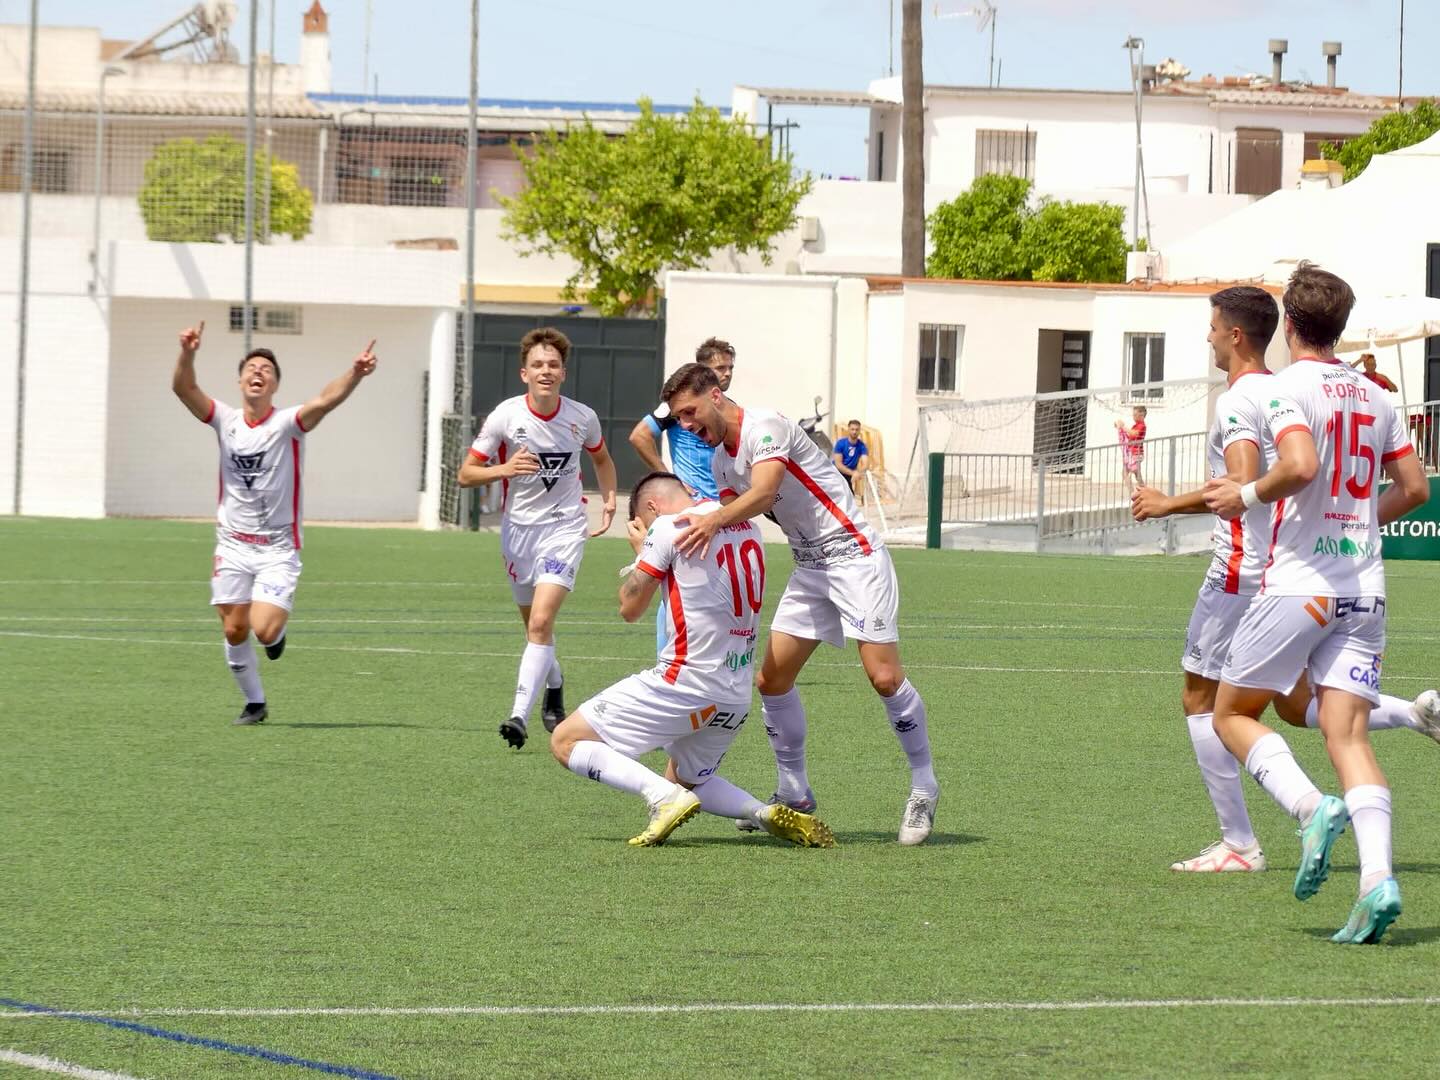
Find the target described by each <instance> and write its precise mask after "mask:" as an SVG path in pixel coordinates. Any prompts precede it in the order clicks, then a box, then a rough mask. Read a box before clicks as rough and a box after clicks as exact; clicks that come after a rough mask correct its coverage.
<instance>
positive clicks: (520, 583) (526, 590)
mask: <svg viewBox="0 0 1440 1080" xmlns="http://www.w3.org/2000/svg"><path fill="white" fill-rule="evenodd" d="M585 538H586V527H585V519H584V518H580V519H579V520H578V521H562V522H557V523H556V524H554V525H511V524H509V523H508V522H506V523H505V524H503V525H501V527H500V557H501V558H502V559H504V560H505V574H506V576H507V577H509V579H510V592H511V595H513V596H514V597H515V602H516V603H517V604H528V603H530V602H531V601H532V600H534V599H535V586H536V585H540V584H553V585H560V586H563V587H564V588H566V589H569V590H572V591H573V590H574V588H575V575H576V574H578V573H579V572H580V560H581V559H583V558H584V557H585Z"/></svg>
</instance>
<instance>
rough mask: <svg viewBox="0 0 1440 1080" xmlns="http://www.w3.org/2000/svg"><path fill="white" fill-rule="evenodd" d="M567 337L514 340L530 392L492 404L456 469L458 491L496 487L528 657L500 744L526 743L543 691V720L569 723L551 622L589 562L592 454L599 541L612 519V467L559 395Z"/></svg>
mask: <svg viewBox="0 0 1440 1080" xmlns="http://www.w3.org/2000/svg"><path fill="white" fill-rule="evenodd" d="M569 356H570V339H569V338H567V337H566V336H565V335H564V334H562V333H560V331H558V330H554V329H552V328H550V327H548V326H542V327H540V328H538V329H535V330H531V331H530V332H529V333H528V334H526V335H525V337H524V338H523V339H521V341H520V380H521V381H522V382H523V383H524V384H525V387H526V392H525V393H524V394H521V395H520V396H518V397H513V398H507V399H506V400H505V401H502V402H501V403H500V404H499V405H497V406H495V408H494V410H492V411H491V413H490V415H489V416H487V417H486V418H485V423H484V424H483V425H482V426H481V428H480V434H479V435H478V436H476V438H475V442H474V445H472V446H471V448H470V453H469V455H468V456H467V457H466V460H465V463H464V464H463V465H461V466H460V475H459V483H460V486H461V487H466V488H468V487H479V486H481V485H482V484H492V483H494V482H495V481H497V480H498V481H499V482H500V484H501V487H502V495H501V514H502V517H501V526H500V557H501V558H502V559H503V560H504V563H505V573H506V575H507V576H508V577H509V579H510V591H511V594H512V595H513V596H514V598H515V603H516V604H517V605H518V606H519V608H520V618H521V620H522V621H523V622H524V624H525V651H524V653H523V654H522V655H521V657H520V678H519V683H518V685H517V687H516V690H515V700H514V703H513V706H512V707H511V710H510V716H509V718H508V719H506V720H504V721H502V722H501V724H500V736H501V738H503V739H504V740H505V741H506V742H507V743H508V744H509V745H511V746H513V747H515V748H516V749H519V748H520V747H522V746H524V745H525V736H526V730H527V725H528V723H529V720H530V710H531V707H532V706H533V705H534V703H535V698H536V695H537V694H538V693H539V691H540V688H541V686H542V685H543V686H544V687H545V701H544V705H543V707H542V709H541V716H542V718H543V720H544V723H545V730H547V731H553V730H554V728H555V725H556V724H558V723H559V722H560V721H561V720H562V719H563V718H564V716H565V705H564V698H563V686H564V679H563V676H562V675H561V671H560V665H559V663H558V662H557V661H556V659H555V617H556V615H558V614H559V612H560V606H561V605H562V604H563V603H564V602H565V597H566V596H568V595H569V593H570V590H571V589H573V588H574V587H575V575H576V574H577V573H579V571H580V560H581V559H582V558H583V557H584V555H585V539H586V522H585V501H584V496H583V495H582V493H581V492H582V488H581V483H580V453H581V451H582V450H583V451H584V452H585V453H587V454H589V455H590V460H591V461H592V462H593V463H594V465H595V475H596V477H597V478H598V479H599V481H600V490H601V493H602V495H603V497H604V500H605V502H604V507H603V511H602V515H601V519H600V527H599V528H598V529H596V530H595V532H594V533H592V534H590V535H593V536H599V535H601V534H602V533H604V532H605V531H606V530H607V529H609V528H610V521H611V519H612V518H613V517H614V516H615V462H614V461H612V460H611V458H610V451H609V450H607V449H606V448H605V440H604V439H603V438H601V435H600V418H599V417H597V416H596V415H595V410H594V409H592V408H590V406H588V405H582V404H581V403H580V402H578V401H572V400H571V399H570V398H567V397H562V396H561V394H560V387H561V386H562V385H563V384H564V382H565V370H566V369H565V364H566V361H567V359H568V358H569Z"/></svg>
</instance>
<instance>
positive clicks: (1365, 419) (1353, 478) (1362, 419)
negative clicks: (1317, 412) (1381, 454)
mask: <svg viewBox="0 0 1440 1080" xmlns="http://www.w3.org/2000/svg"><path fill="white" fill-rule="evenodd" d="M1345 415H1346V414H1345V413H1343V412H1341V411H1340V410H1339V409H1336V410H1335V415H1334V417H1333V418H1332V419H1331V420H1330V422H1329V423H1328V424H1326V425H1325V430H1326V433H1327V434H1331V435H1334V436H1335V469H1334V471H1333V472H1332V473H1331V474H1330V497H1331V498H1333V499H1338V498H1339V497H1340V481H1341V480H1342V479H1343V480H1345V490H1346V491H1348V492H1349V493H1350V494H1351V495H1352V496H1353V497H1354V498H1357V499H1368V498H1369V497H1370V489H1371V488H1373V487H1374V486H1375V448H1374V447H1373V446H1368V445H1366V443H1365V437H1364V431H1363V429H1364V428H1367V427H1371V426H1373V425H1374V423H1375V417H1373V416H1371V415H1370V414H1369V413H1350V414H1349V415H1350V436H1349V437H1350V447H1349V459H1350V476H1349V478H1348V479H1347V478H1345V477H1344V472H1345V459H1346V447H1345V437H1346V436H1345ZM1362 461H1363V462H1366V466H1365V482H1364V483H1363V484H1362V483H1358V482H1357V478H1358V476H1359V472H1360V465H1359V463H1360V462H1362Z"/></svg>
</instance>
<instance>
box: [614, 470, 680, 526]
mask: <svg viewBox="0 0 1440 1080" xmlns="http://www.w3.org/2000/svg"><path fill="white" fill-rule="evenodd" d="M666 482H670V483H676V484H679V485H680V486H681V487H684V486H685V482H684V481H683V480H681V479H680V478H679V477H678V476H676V475H675V474H674V473H673V472H664V471H658V470H657V471H656V472H651V473H646V474H645V475H644V476H642V477H641V478H640V481H639V482H638V483H637V484H636V485H635V486H634V487H633V488H631V489H630V507H629V512H628V514H627V516H626V518H625V520H626V521H634V520H635V518H636V517H638V516H639V515H638V513H637V511H638V510H639V509H640V502H641V500H642V499H643V498H644V496H645V489H646V488H648V487H650V486H651V485H652V484H659V483H666Z"/></svg>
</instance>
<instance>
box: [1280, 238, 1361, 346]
mask: <svg viewBox="0 0 1440 1080" xmlns="http://www.w3.org/2000/svg"><path fill="white" fill-rule="evenodd" d="M1281 303H1282V304H1284V306H1285V315H1286V316H1287V317H1288V318H1289V319H1290V325H1291V326H1293V327H1294V328H1295V336H1296V337H1297V338H1299V339H1300V341H1301V342H1302V343H1303V344H1305V345H1313V346H1315V348H1317V349H1328V348H1330V347H1331V346H1333V345H1334V344H1335V342H1337V341H1339V340H1340V335H1341V334H1343V333H1344V332H1345V324H1346V323H1347V322H1349V321H1350V309H1351V308H1353V307H1354V306H1355V293H1354V291H1353V290H1352V289H1351V288H1350V286H1349V285H1348V284H1346V282H1345V279H1344V278H1341V277H1338V276H1336V275H1335V274H1332V273H1330V271H1328V270H1321V269H1320V267H1318V266H1316V265H1315V264H1314V263H1312V262H1307V261H1306V260H1304V259H1302V260H1301V261H1300V265H1299V266H1297V267H1296V268H1295V272H1294V273H1293V274H1291V275H1290V281H1289V283H1288V284H1287V285H1286V286H1285V295H1284V297H1283V298H1282V300H1281Z"/></svg>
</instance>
